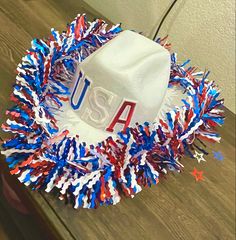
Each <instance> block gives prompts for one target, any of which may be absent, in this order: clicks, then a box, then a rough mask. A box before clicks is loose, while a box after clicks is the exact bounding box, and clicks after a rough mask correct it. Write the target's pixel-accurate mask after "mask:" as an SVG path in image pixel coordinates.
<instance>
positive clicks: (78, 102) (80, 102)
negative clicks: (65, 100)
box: [70, 72, 90, 110]
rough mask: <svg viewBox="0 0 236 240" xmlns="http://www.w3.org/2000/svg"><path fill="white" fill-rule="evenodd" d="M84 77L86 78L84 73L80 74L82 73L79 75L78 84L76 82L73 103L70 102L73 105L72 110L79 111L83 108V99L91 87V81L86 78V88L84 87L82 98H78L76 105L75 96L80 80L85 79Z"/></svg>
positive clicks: (72, 97) (72, 96)
mask: <svg viewBox="0 0 236 240" xmlns="http://www.w3.org/2000/svg"><path fill="white" fill-rule="evenodd" d="M83 76H84V75H83V74H82V72H80V73H79V77H78V79H77V82H76V84H75V87H74V90H73V93H72V95H71V101H70V103H71V106H72V108H73V109H74V110H77V109H79V108H80V106H81V104H82V102H83V99H84V97H85V94H86V92H87V89H88V87H89V85H90V81H89V80H88V79H87V78H85V79H84V87H83V89H82V90H81V94H80V96H79V98H78V100H77V103H76V104H74V97H75V94H76V93H77V91H78V86H79V82H80V80H81V79H82V78H83ZM77 95H78V94H77Z"/></svg>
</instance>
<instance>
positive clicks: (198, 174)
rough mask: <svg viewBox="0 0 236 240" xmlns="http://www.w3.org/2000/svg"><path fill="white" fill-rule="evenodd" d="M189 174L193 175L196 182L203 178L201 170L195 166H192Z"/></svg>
mask: <svg viewBox="0 0 236 240" xmlns="http://www.w3.org/2000/svg"><path fill="white" fill-rule="evenodd" d="M191 174H192V175H193V176H194V177H195V180H196V181H197V182H198V181H201V180H203V171H198V170H197V169H196V168H194V169H193V171H192V172H191Z"/></svg>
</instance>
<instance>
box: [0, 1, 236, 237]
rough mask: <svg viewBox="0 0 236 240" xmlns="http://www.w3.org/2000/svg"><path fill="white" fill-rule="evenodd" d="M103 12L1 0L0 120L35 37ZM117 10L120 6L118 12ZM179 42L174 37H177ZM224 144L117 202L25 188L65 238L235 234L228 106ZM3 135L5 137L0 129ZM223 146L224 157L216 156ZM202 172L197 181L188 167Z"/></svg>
mask: <svg viewBox="0 0 236 240" xmlns="http://www.w3.org/2000/svg"><path fill="white" fill-rule="evenodd" d="M82 12H86V13H87V14H88V16H89V17H90V18H94V17H101V15H100V14H99V13H97V12H96V11H95V10H93V9H91V7H89V6H88V5H87V4H85V3H84V2H83V1H78V0H48V1H45V0H38V1H36V0H35V1H34V0H32V1H31V0H25V1H23V0H0V123H1V122H3V121H4V119H5V116H4V112H5V110H6V108H7V107H9V105H10V103H9V100H8V99H9V95H10V92H11V87H12V84H13V83H14V81H15V68H16V65H17V63H19V62H20V59H21V57H22V56H23V55H24V52H25V50H26V49H27V48H29V47H30V41H31V40H32V39H33V38H42V37H45V36H48V35H49V32H50V28H51V27H53V28H55V29H58V30H60V31H61V30H63V29H65V26H66V23H68V22H70V21H71V20H72V19H73V18H74V17H75V16H76V15H77V13H82ZM114 14H115V13H114ZM175 44H177V43H175ZM226 116H227V118H226V123H225V125H224V127H223V128H221V129H219V131H220V133H221V135H222V141H221V144H214V145H211V144H210V145H207V146H208V148H207V151H208V152H209V155H208V156H206V159H207V162H203V163H201V164H198V163H197V161H195V160H193V159H189V158H185V159H183V161H182V163H183V164H184V166H185V168H184V171H183V172H182V173H181V174H169V175H168V176H167V177H166V179H162V181H161V182H160V183H159V184H158V185H157V186H152V187H151V188H147V189H144V190H143V191H142V192H141V193H139V194H138V195H137V196H136V197H135V198H133V199H129V198H123V199H122V201H121V203H119V204H118V205H116V206H109V207H100V208H99V209H97V210H86V209H80V210H74V209H73V208H72V206H71V205H66V206H65V205H64V203H63V202H61V201H59V200H58V199H57V198H56V197H55V196H54V195H50V194H46V193H37V192H32V191H30V190H29V191H28V194H29V196H30V198H31V200H32V202H33V203H34V205H35V207H36V208H37V209H38V211H39V212H40V215H39V216H40V217H42V218H43V219H44V221H45V222H46V224H48V225H50V226H51V229H52V231H56V232H57V236H58V238H60V239H66V240H68V239H82V240H83V239H86V240H87V239H92V240H95V239H98V240H101V239H109V240H122V239H125V240H127V239H128V240H129V239H130V240H131V239H135V240H139V239H140V240H141V239H145V240H149V239H150V240H156V239H160V240H168V239H183V240H191V239H196V240H201V239H204V240H211V239H219V240H228V239H229V240H231V239H234V237H235V115H234V114H232V113H231V112H230V111H228V110H226ZM0 136H1V137H2V138H4V137H6V135H4V134H3V133H2V132H1V134H0ZM213 150H214V151H220V152H222V154H223V156H224V160H223V161H218V160H216V159H214V157H213V154H212V151H213ZM194 167H197V169H198V170H203V171H204V180H203V181H201V182H196V181H195V180H194V178H193V176H192V175H191V174H190V172H191V171H192V170H193V168H194Z"/></svg>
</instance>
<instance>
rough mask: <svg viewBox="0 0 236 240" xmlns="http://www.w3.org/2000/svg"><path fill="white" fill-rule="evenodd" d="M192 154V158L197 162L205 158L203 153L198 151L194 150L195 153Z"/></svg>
mask: <svg viewBox="0 0 236 240" xmlns="http://www.w3.org/2000/svg"><path fill="white" fill-rule="evenodd" d="M193 156H194V158H196V159H197V161H198V163H200V162H201V161H203V162H206V160H205V159H204V157H203V153H199V152H197V151H195V154H194V155H193Z"/></svg>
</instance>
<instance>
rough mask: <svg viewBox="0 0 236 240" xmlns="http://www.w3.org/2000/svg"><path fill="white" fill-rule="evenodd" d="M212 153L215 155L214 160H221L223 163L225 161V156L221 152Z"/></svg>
mask: <svg viewBox="0 0 236 240" xmlns="http://www.w3.org/2000/svg"><path fill="white" fill-rule="evenodd" d="M212 153H213V154H214V158H215V159H217V160H219V161H223V160H224V156H223V155H222V153H221V152H215V151H212Z"/></svg>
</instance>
